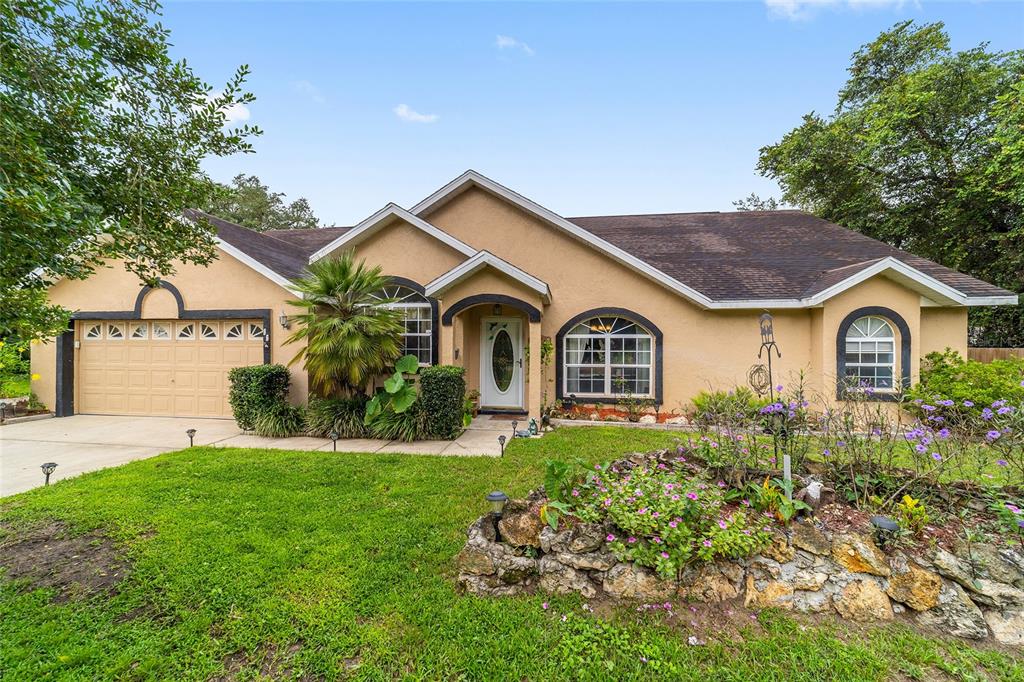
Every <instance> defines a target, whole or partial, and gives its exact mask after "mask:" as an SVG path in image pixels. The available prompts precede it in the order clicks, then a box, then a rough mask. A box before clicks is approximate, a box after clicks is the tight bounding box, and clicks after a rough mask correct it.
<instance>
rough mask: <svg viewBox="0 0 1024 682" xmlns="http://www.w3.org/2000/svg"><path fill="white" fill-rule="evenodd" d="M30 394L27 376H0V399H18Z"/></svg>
mask: <svg viewBox="0 0 1024 682" xmlns="http://www.w3.org/2000/svg"><path fill="white" fill-rule="evenodd" d="M31 392H32V382H31V381H30V379H29V375H28V374H0V398H20V397H21V396H25V395H28V394H29V393H31Z"/></svg>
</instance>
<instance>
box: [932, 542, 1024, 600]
mask: <svg viewBox="0 0 1024 682" xmlns="http://www.w3.org/2000/svg"><path fill="white" fill-rule="evenodd" d="M975 549H976V548H975ZM972 556H973V558H974V561H975V571H974V573H973V574H972V572H971V564H970V563H968V561H967V560H965V559H962V558H960V557H958V556H956V555H955V554H952V553H950V552H947V551H946V550H944V549H942V548H941V547H936V548H935V551H934V553H933V554H932V565H933V566H934V567H935V570H936V572H938V573H939V575H941V576H943V577H946V578H949V579H950V580H953V581H956V582H957V583H960V585H962V586H963V587H966V588H967V590H968V591H969V592H970V593H971V598H972V599H973V600H974V601H976V602H978V603H979V604H984V605H985V606H992V607H995V608H1005V607H1008V606H1024V590H1020V589H1018V588H1016V587H1014V586H1013V585H1007V584H1005V583H1001V582H998V581H996V580H992V579H990V578H986V577H982V576H983V575H992V574H991V572H990V570H989V569H988V568H987V567H984V566H982V565H981V555H979V554H978V553H977V552H976V551H974V550H972ZM991 556H992V555H989V557H990V558H991ZM995 556H996V558H999V559H1002V557H1001V556H999V555H998V554H995ZM1009 568H1010V564H1005V565H1003V566H1002V567H1001V569H1002V570H1009ZM996 570H997V572H999V571H1000V569H996ZM975 575H976V576H977V577H975Z"/></svg>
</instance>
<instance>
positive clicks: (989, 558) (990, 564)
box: [973, 545, 1024, 588]
mask: <svg viewBox="0 0 1024 682" xmlns="http://www.w3.org/2000/svg"><path fill="white" fill-rule="evenodd" d="M973 554H974V557H975V561H976V563H978V564H979V565H980V566H981V570H982V571H983V572H984V574H985V575H986V576H987V577H989V578H991V579H992V580H998V581H999V582H1001V583H1007V584H1009V585H1013V586H1014V587H1017V588H1024V554H1021V552H1020V551H1019V550H1016V549H1014V548H1012V547H995V546H993V545H975V546H974V549H973Z"/></svg>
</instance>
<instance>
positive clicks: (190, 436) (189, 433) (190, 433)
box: [185, 429, 196, 447]
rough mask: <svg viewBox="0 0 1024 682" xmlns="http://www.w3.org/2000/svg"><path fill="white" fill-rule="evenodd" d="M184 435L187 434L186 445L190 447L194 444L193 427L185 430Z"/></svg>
mask: <svg viewBox="0 0 1024 682" xmlns="http://www.w3.org/2000/svg"><path fill="white" fill-rule="evenodd" d="M185 435H186V436H188V446H189V447H192V446H193V445H195V442H196V430H195V429H189V430H188V431H186V432H185Z"/></svg>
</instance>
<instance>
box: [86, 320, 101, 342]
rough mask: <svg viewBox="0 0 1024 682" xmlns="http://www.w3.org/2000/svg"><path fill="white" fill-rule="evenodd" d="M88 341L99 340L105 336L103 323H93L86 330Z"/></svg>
mask: <svg viewBox="0 0 1024 682" xmlns="http://www.w3.org/2000/svg"><path fill="white" fill-rule="evenodd" d="M84 336H85V339H86V341H98V340H100V339H102V338H103V325H101V324H91V325H89V327H88V328H87V329H86V330H85V335H84Z"/></svg>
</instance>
